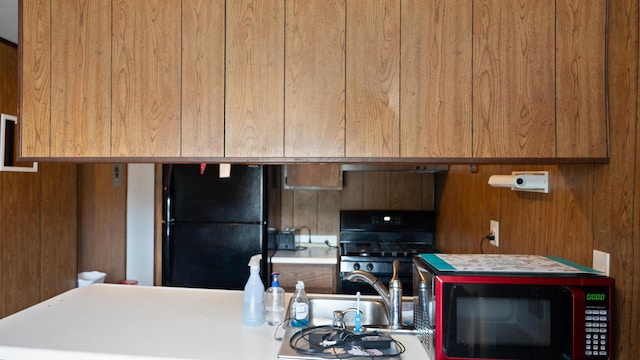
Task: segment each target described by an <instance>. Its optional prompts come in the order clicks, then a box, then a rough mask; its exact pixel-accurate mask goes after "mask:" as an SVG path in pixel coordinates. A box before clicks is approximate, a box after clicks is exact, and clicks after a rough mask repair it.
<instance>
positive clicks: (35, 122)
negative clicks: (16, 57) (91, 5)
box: [18, 0, 51, 157]
mask: <svg viewBox="0 0 640 360" xmlns="http://www.w3.org/2000/svg"><path fill="white" fill-rule="evenodd" d="M21 6H22V7H21V12H20V14H21V17H22V19H21V21H20V31H21V36H22V38H21V41H22V43H21V44H20V46H19V47H18V51H20V68H21V71H20V77H21V80H20V86H21V88H20V104H19V105H20V153H21V155H22V156H24V157H38V156H49V155H50V151H51V118H50V117H51V115H50V111H51V109H50V102H49V101H50V98H51V47H50V44H51V31H50V29H51V6H50V2H49V1H46V0H22V3H21Z"/></svg>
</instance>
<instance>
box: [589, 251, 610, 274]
mask: <svg viewBox="0 0 640 360" xmlns="http://www.w3.org/2000/svg"><path fill="white" fill-rule="evenodd" d="M591 267H592V268H594V269H595V270H598V271H602V272H603V273H604V274H605V275H607V276H609V253H606V252H603V251H599V250H593V266H591Z"/></svg>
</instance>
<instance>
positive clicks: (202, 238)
mask: <svg viewBox="0 0 640 360" xmlns="http://www.w3.org/2000/svg"><path fill="white" fill-rule="evenodd" d="M266 231H267V229H266V226H265V225H257V224H205V223H173V224H171V225H169V228H168V233H167V234H168V235H169V236H168V239H169V240H168V241H166V242H165V244H164V246H165V249H164V251H163V253H164V259H163V264H164V266H163V268H164V272H163V285H166V286H186V287H199V288H210V289H232V290H241V289H244V285H245V283H246V282H247V279H248V278H249V267H248V264H249V259H250V258H251V256H253V255H256V254H263V261H262V264H263V266H262V268H261V270H260V273H261V276H262V277H263V278H264V277H265V274H266V271H267V269H266V266H265V264H266V261H265V260H266V258H265V254H266V250H265V249H266V244H265V240H266Z"/></svg>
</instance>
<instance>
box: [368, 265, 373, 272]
mask: <svg viewBox="0 0 640 360" xmlns="http://www.w3.org/2000/svg"><path fill="white" fill-rule="evenodd" d="M371 270H373V264H372V263H368V264H367V271H371Z"/></svg>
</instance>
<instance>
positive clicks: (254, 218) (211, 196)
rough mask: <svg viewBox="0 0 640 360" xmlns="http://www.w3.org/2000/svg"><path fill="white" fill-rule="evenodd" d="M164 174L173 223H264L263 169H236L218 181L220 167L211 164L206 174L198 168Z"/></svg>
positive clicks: (189, 166)
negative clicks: (227, 176)
mask: <svg viewBox="0 0 640 360" xmlns="http://www.w3.org/2000/svg"><path fill="white" fill-rule="evenodd" d="M167 170H170V171H167ZM165 174H167V178H165V186H166V188H167V189H168V196H169V207H170V208H169V210H170V211H169V215H168V216H170V220H171V221H175V222H216V223H254V224H255V223H259V224H263V223H264V221H265V216H264V209H265V203H264V201H265V200H264V199H265V194H264V192H265V191H266V190H265V184H264V183H265V181H264V176H263V168H262V166H246V165H234V166H232V167H231V177H229V178H220V177H219V165H217V164H208V165H207V166H206V169H205V171H204V174H201V172H200V165H199V164H174V165H165ZM165 196H167V194H165Z"/></svg>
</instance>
